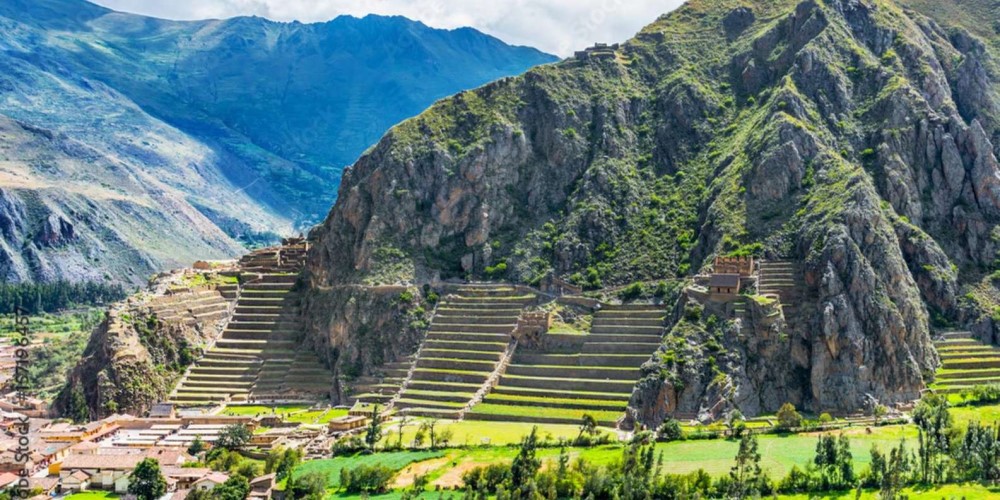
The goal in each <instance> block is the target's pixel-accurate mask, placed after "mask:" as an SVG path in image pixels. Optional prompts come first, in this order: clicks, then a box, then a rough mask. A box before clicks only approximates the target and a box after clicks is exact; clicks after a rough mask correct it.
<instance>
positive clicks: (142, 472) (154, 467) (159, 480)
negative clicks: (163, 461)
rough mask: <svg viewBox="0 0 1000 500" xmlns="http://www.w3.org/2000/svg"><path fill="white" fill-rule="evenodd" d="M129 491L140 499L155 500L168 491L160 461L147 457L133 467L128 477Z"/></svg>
mask: <svg viewBox="0 0 1000 500" xmlns="http://www.w3.org/2000/svg"><path fill="white" fill-rule="evenodd" d="M128 492H129V493H130V494H132V495H135V496H136V498H138V499H139V500H155V499H157V498H160V497H162V496H163V494H164V493H166V492H167V480H166V479H164V478H163V473H162V472H160V462H157V461H156V459H154V458H147V459H144V460H143V461H141V462H139V464H138V465H136V466H135V469H132V473H131V474H129V477H128Z"/></svg>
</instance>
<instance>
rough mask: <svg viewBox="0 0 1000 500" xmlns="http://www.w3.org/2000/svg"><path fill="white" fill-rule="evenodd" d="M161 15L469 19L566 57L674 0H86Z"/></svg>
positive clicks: (628, 29)
mask: <svg viewBox="0 0 1000 500" xmlns="http://www.w3.org/2000/svg"><path fill="white" fill-rule="evenodd" d="M92 1H95V3H98V4H101V5H104V6H106V7H110V8H112V9H116V10H121V11H125V12H133V13H137V14H145V15H150V16H155V17H163V18H168V19H209V18H226V17H233V16H240V15H257V16H262V17H267V18H269V19H274V20H276V21H292V20H298V21H302V22H315V21H326V20H329V19H332V18H334V17H336V16H338V15H341V14H350V15H355V16H362V15H365V14H370V13H374V14H383V15H392V14H396V15H402V16H406V17H409V18H411V19H417V20H420V21H423V22H424V23H425V24H428V25H430V26H433V27H436V28H457V27H461V26H471V27H473V28H477V29H479V30H481V31H484V32H486V33H489V34H491V35H494V36H496V37H498V38H500V39H502V40H504V41H506V42H508V43H512V44H517V45H530V46H533V47H537V48H539V49H541V50H544V51H546V52H550V53H554V54H558V55H561V56H566V55H569V54H572V52H573V50H576V49H580V48H583V47H586V46H588V45H591V44H592V43H593V42H599V41H600V42H620V41H624V40H626V39H628V38H629V37H631V36H632V35H633V34H635V33H636V32H637V31H639V29H640V28H642V27H643V26H645V25H647V24H649V23H651V22H652V21H653V20H655V19H656V18H657V17H658V16H660V15H661V14H665V13H667V12H669V11H671V10H673V9H675V8H677V7H678V6H679V5H680V4H681V3H682V2H681V0H659V1H654V0H491V1H483V0H92Z"/></svg>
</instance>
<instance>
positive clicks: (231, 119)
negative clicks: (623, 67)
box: [0, 0, 555, 282]
mask: <svg viewBox="0 0 1000 500" xmlns="http://www.w3.org/2000/svg"><path fill="white" fill-rule="evenodd" d="M554 59H555V58H554V57H552V56H549V55H546V54H543V53H541V52H539V51H537V50H534V49H530V48H525V47H512V46H509V45H506V44H504V43H503V42H501V41H499V40H497V39H496V38H493V37H490V36H487V35H484V34H482V33H480V32H477V31H475V30H472V29H457V30H437V29H431V28H429V27H427V26H425V25H423V24H421V23H418V22H414V21H410V20H407V19H404V18H401V17H378V16H368V17H365V18H363V19H358V18H353V17H346V16H344V17H338V18H337V19H334V20H332V21H330V22H327V23H318V24H301V23H277V22H272V21H268V20H266V19H261V18H234V19H227V20H210V21H197V22H175V21H165V20H160V19H153V18H148V17H142V16H136V15H131V14H124V13H118V12H113V11H110V10H107V9H104V8H102V7H99V6H96V5H93V4H90V3H87V2H84V1H82V0H40V1H35V0H30V1H29V0H7V1H5V2H3V3H2V4H0V115H2V120H0V126H2V127H3V131H4V134H3V137H2V138H0V148H2V149H0V155H2V157H0V160H2V164H3V169H4V170H3V174H2V175H0V193H2V195H0V199H2V200H3V203H2V204H0V206H2V207H3V208H2V209H0V230H2V233H3V238H2V241H0V277H2V279H4V280H6V281H23V280H51V279H57V278H69V279H74V280H103V279H123V280H127V281H133V282H135V281H140V280H144V279H145V278H146V277H147V276H148V275H149V273H151V272H154V271H157V270H162V269H164V268H166V267H171V266H177V265H181V264H190V262H191V261H193V260H196V259H199V258H224V257H232V256H235V255H237V254H238V253H239V250H240V248H241V243H255V242H259V241H270V240H273V239H274V238H275V237H276V234H287V233H291V232H293V231H296V230H299V229H301V228H304V227H307V226H308V225H310V224H312V223H314V222H316V221H318V220H319V219H320V218H321V217H322V214H323V213H325V212H326V211H327V210H328V209H329V207H330V204H331V203H333V201H334V198H335V197H334V192H335V191H336V187H337V185H338V183H339V182H340V171H341V169H342V168H343V167H344V166H346V165H348V164H350V163H351V162H352V161H354V160H355V159H356V158H357V157H358V155H360V154H361V153H362V152H363V151H364V150H365V148H367V147H369V146H370V145H371V144H373V143H374V142H376V141H377V140H378V138H379V136H381V135H382V134H383V133H384V132H385V131H386V130H387V129H388V128H389V127H390V126H392V124H394V123H396V122H398V121H400V120H402V119H404V118H406V117H409V116H412V115H414V114H416V113H418V112H420V110H422V109H423V108H425V107H426V106H427V105H429V104H430V103H432V102H434V101H435V100H437V99H440V98H442V97H445V96H447V95H450V94H453V93H455V92H457V91H459V90H462V89H466V88H471V87H475V86H478V85H482V84H484V83H486V82H489V81H492V80H495V79H497V78H501V77H505V76H509V75H513V74H518V73H521V72H523V71H524V70H525V69H527V68H529V67H531V66H534V65H537V64H542V63H548V62H552V61H553V60H554Z"/></svg>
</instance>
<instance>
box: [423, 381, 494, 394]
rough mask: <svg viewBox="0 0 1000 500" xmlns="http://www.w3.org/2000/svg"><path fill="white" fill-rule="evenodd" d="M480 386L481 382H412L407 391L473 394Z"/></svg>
mask: <svg viewBox="0 0 1000 500" xmlns="http://www.w3.org/2000/svg"><path fill="white" fill-rule="evenodd" d="M481 386H482V382H481V381H480V382H478V383H476V382H445V381H440V380H413V381H411V382H410V385H409V387H408V388H407V390H418V391H455V392H469V391H472V392H475V391H478V390H479V388H480V387H481Z"/></svg>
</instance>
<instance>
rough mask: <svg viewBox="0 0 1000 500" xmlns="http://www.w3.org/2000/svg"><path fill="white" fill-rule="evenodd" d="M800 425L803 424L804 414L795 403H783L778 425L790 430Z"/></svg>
mask: <svg viewBox="0 0 1000 500" xmlns="http://www.w3.org/2000/svg"><path fill="white" fill-rule="evenodd" d="M800 426H802V415H799V412H798V411H796V410H795V405H793V404H792V403H785V404H783V405H781V409H779V410H778V427H779V428H780V429H784V430H788V429H794V428H796V427H800Z"/></svg>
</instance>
